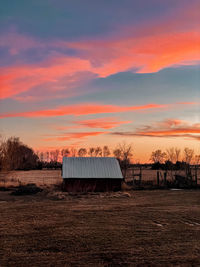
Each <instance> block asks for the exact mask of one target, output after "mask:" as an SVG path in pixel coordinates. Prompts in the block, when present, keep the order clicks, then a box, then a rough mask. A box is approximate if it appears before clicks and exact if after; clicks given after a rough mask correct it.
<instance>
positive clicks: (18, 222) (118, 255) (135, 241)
mask: <svg viewBox="0 0 200 267" xmlns="http://www.w3.org/2000/svg"><path fill="white" fill-rule="evenodd" d="M57 194H58V195H59V192H55V195H53V194H47V192H41V193H38V194H37V195H34V196H12V195H10V191H6V192H2V191H1V192H0V214H1V216H0V225H1V227H0V266H200V257H199V255H200V242H199V240H200V191H198V190H196V191H195V190H180V191H172V190H162V191H159V190H156V191H130V192H129V193H126V192H118V193H101V194H98V193H96V194H87V195H69V194H67V193H62V194H64V198H63V199H62V200H58V198H57V197H56V196H57Z"/></svg>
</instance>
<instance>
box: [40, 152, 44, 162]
mask: <svg viewBox="0 0 200 267" xmlns="http://www.w3.org/2000/svg"><path fill="white" fill-rule="evenodd" d="M39 159H40V161H44V152H40V154H39Z"/></svg>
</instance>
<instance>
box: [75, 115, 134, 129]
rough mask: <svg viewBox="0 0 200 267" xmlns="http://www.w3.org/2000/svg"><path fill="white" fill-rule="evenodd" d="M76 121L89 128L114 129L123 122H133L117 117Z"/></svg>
mask: <svg viewBox="0 0 200 267" xmlns="http://www.w3.org/2000/svg"><path fill="white" fill-rule="evenodd" d="M76 123H77V124H79V125H81V126H84V127H89V128H102V129H112V128H115V127H117V126H119V125H121V124H126V123H131V121H120V120H116V118H100V119H91V120H83V121H77V122H76Z"/></svg>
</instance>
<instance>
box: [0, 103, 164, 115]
mask: <svg viewBox="0 0 200 267" xmlns="http://www.w3.org/2000/svg"><path fill="white" fill-rule="evenodd" d="M167 107H169V105H167V104H146V105H140V106H117V105H103V104H97V103H84V104H77V105H71V106H61V107H57V108H55V109H47V110H37V111H27V112H19V113H7V114H6V113H4V114H0V118H11V117H24V118H40V117H56V116H64V115H75V116H79V115H88V114H100V113H118V112H129V111H144V110H157V109H163V108H167Z"/></svg>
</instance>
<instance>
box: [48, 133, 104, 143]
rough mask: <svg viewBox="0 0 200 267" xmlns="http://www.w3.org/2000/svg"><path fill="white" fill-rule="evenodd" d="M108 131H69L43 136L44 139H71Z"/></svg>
mask: <svg viewBox="0 0 200 267" xmlns="http://www.w3.org/2000/svg"><path fill="white" fill-rule="evenodd" d="M105 133H108V132H71V133H65V134H60V135H55V136H53V137H48V138H44V139H43V140H44V141H71V140H75V139H84V138H86V137H91V136H97V135H100V134H105Z"/></svg>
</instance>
